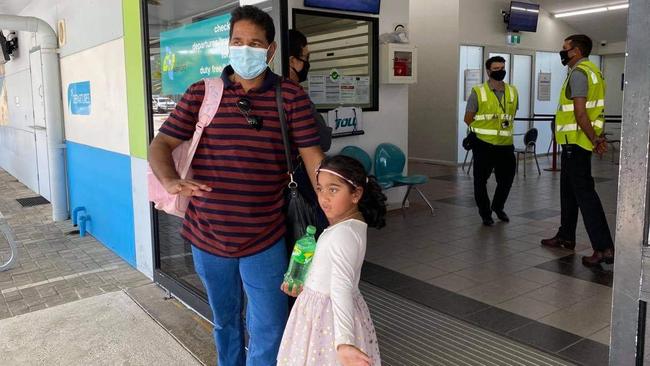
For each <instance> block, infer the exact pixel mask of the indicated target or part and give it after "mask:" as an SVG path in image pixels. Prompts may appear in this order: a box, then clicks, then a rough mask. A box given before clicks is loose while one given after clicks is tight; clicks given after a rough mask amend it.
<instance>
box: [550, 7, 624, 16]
mask: <svg viewBox="0 0 650 366" xmlns="http://www.w3.org/2000/svg"><path fill="white" fill-rule="evenodd" d="M629 6H630V4H619V5H611V6H602V7H599V8H591V9H583V10H575V11H567V12H563V13H557V14H555V17H556V18H565V17H571V16H575V15H584V14H593V13H603V12H606V11H610V10H620V9H627V8H628V7H629Z"/></svg>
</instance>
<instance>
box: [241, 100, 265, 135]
mask: <svg viewBox="0 0 650 366" xmlns="http://www.w3.org/2000/svg"><path fill="white" fill-rule="evenodd" d="M237 108H239V112H240V113H241V114H242V115H243V116H244V118H246V121H247V122H248V125H249V126H251V127H252V128H254V129H255V130H256V131H259V130H261V129H262V117H260V116H253V115H251V111H252V110H253V104H252V103H251V101H250V100H249V99H248V98H245V97H241V98H239V100H238V101H237Z"/></svg>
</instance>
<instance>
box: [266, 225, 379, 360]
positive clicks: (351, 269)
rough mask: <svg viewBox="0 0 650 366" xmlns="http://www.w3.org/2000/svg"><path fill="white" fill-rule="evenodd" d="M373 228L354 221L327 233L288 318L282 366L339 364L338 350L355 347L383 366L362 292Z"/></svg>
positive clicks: (282, 349)
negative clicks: (368, 232) (349, 345)
mask: <svg viewBox="0 0 650 366" xmlns="http://www.w3.org/2000/svg"><path fill="white" fill-rule="evenodd" d="M367 229H368V225H366V223H364V222H363V221H359V220H356V219H350V220H345V221H342V222H340V223H338V224H335V225H332V226H330V227H328V228H327V229H325V231H324V232H323V234H322V235H321V236H320V237H319V238H318V244H317V245H316V253H315V254H314V259H313V262H312V264H311V267H310V269H309V274H308V275H307V279H306V280H305V287H304V289H303V291H302V293H301V294H300V295H299V296H298V299H297V300H296V303H295V305H294V306H293V309H292V311H291V315H290V316H289V321H288V323H287V327H286V328H285V331H284V336H283V337H282V344H281V345H280V351H279V353H278V365H282V366H284V365H291V366H294V365H295V366H306V365H309V366H329V365H332V366H334V365H339V362H338V361H337V358H336V347H337V346H338V345H340V344H351V345H354V346H356V347H357V348H359V349H360V350H362V351H363V352H365V353H366V354H367V355H368V356H370V359H371V365H373V366H379V365H381V361H380V359H379V346H378V344H377V335H376V333H375V327H374V325H373V324H372V320H371V319H370V312H369V311H368V306H367V305H366V302H365V301H364V300H363V297H362V296H361V293H360V292H359V279H360V277H361V266H362V265H363V259H364V257H365V254H366V232H367Z"/></svg>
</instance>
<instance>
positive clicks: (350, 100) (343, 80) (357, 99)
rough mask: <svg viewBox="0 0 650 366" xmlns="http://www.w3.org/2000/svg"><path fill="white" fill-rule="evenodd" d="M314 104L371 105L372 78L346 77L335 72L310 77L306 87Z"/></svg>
mask: <svg viewBox="0 0 650 366" xmlns="http://www.w3.org/2000/svg"><path fill="white" fill-rule="evenodd" d="M305 89H306V90H307V92H308V94H309V98H310V99H311V100H312V102H313V103H314V104H317V105H318V104H329V105H341V104H356V105H363V104H367V103H370V77H368V76H345V75H341V74H339V73H338V72H337V71H335V70H333V71H332V72H331V73H330V74H329V75H322V74H320V75H319V74H315V75H309V78H308V83H307V85H306V87H305Z"/></svg>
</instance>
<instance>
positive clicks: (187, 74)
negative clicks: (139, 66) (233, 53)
mask: <svg viewBox="0 0 650 366" xmlns="http://www.w3.org/2000/svg"><path fill="white" fill-rule="evenodd" d="M229 40H230V14H225V15H219V16H216V17H213V18H208V19H205V20H201V21H199V22H195V23H191V24H187V25H183V26H181V27H178V28H174V29H172V30H168V31H165V32H160V69H161V70H160V71H161V79H162V94H163V95H179V94H183V93H184V92H185V90H186V89H187V87H189V86H190V85H191V84H193V83H195V82H197V81H199V80H201V79H203V78H206V77H214V76H219V75H221V71H222V70H223V68H224V67H226V66H227V65H228V64H229V58H228V42H229Z"/></svg>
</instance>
